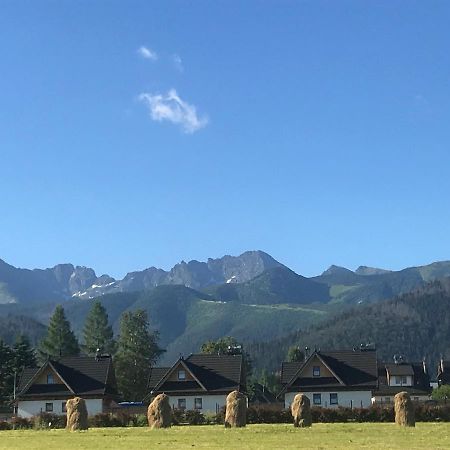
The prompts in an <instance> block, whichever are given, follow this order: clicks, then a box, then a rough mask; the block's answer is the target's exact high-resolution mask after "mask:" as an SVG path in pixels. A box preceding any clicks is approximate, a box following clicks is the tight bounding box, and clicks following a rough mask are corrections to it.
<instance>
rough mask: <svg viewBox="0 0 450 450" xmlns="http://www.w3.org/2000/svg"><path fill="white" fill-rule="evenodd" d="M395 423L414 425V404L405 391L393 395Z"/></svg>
mask: <svg viewBox="0 0 450 450" xmlns="http://www.w3.org/2000/svg"><path fill="white" fill-rule="evenodd" d="M394 402H395V403H394V411H395V423H396V424H397V425H401V426H402V427H415V426H416V418H415V414H414V404H413V402H412V401H411V397H410V396H409V394H408V393H407V392H399V393H398V394H397V395H396V396H395V397H394Z"/></svg>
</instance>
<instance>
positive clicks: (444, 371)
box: [437, 358, 450, 386]
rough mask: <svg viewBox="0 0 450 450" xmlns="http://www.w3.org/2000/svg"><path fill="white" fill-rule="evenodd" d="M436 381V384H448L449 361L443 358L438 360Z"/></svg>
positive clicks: (449, 381)
mask: <svg viewBox="0 0 450 450" xmlns="http://www.w3.org/2000/svg"><path fill="white" fill-rule="evenodd" d="M437 382H438V386H442V385H443V384H450V361H445V360H444V359H443V358H441V359H440V360H439V364H438V370H437Z"/></svg>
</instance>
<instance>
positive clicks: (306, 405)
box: [291, 394, 312, 428]
mask: <svg viewBox="0 0 450 450" xmlns="http://www.w3.org/2000/svg"><path fill="white" fill-rule="evenodd" d="M291 414H292V417H293V418H294V427H299V428H305V427H310V426H311V425H312V417H311V402H310V401H309V398H308V397H307V396H306V395H305V394H297V395H296V396H295V397H294V401H293V402H292V405H291Z"/></svg>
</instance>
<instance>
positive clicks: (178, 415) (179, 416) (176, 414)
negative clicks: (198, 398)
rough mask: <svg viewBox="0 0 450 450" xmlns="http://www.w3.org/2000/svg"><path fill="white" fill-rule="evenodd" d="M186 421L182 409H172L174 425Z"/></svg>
mask: <svg viewBox="0 0 450 450" xmlns="http://www.w3.org/2000/svg"><path fill="white" fill-rule="evenodd" d="M185 422H186V415H185V413H184V410H183V409H177V408H174V409H172V423H173V424H174V425H181V424H183V423H185Z"/></svg>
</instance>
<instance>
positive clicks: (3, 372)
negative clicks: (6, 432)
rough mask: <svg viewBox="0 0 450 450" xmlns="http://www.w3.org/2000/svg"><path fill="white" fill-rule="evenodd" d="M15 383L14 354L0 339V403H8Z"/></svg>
mask: <svg viewBox="0 0 450 450" xmlns="http://www.w3.org/2000/svg"><path fill="white" fill-rule="evenodd" d="M13 385H14V354H13V352H12V350H11V348H10V347H8V346H7V345H6V344H5V343H4V342H3V340H2V339H0V404H6V403H7V402H8V401H9V400H10V399H11V397H12V394H13Z"/></svg>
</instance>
